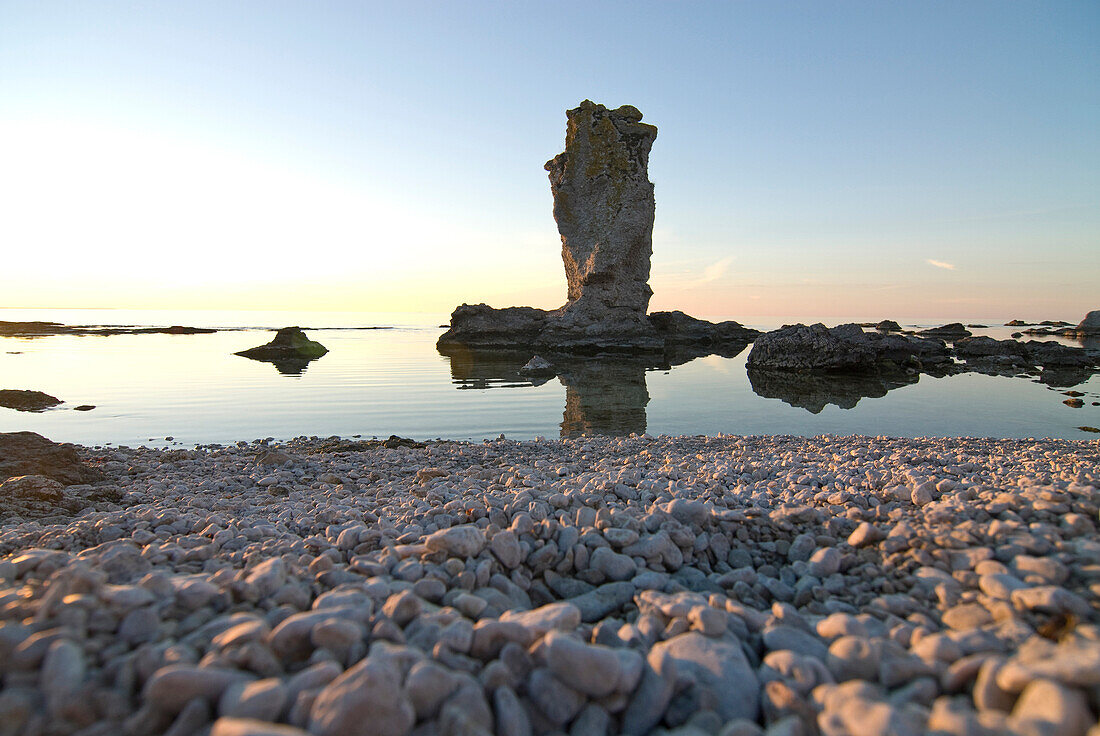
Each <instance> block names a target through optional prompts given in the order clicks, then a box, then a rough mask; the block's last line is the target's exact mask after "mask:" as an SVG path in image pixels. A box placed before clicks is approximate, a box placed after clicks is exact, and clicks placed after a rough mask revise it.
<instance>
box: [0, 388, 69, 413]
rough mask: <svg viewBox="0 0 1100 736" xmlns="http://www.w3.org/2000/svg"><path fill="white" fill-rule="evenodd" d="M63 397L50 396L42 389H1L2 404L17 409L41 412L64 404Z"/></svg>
mask: <svg viewBox="0 0 1100 736" xmlns="http://www.w3.org/2000/svg"><path fill="white" fill-rule="evenodd" d="M63 403H65V402H63V401H62V400H61V399H59V398H57V397H56V396H50V395H49V394H47V393H43V392H41V391H24V390H20V389H10V388H5V389H0V406H4V407H7V408H8V409H15V410H16V411H33V412H41V411H46V410H47V409H52V408H54V407H55V406H58V405H59V404H63Z"/></svg>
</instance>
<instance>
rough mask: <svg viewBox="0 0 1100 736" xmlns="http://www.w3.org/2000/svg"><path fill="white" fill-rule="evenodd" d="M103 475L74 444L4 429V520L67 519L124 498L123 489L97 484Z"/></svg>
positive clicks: (0, 507) (0, 514)
mask: <svg viewBox="0 0 1100 736" xmlns="http://www.w3.org/2000/svg"><path fill="white" fill-rule="evenodd" d="M103 479H104V475H103V473H102V472H101V471H100V470H99V469H98V468H93V467H91V466H89V465H87V464H85V462H84V461H83V460H82V459H81V457H80V456H79V455H78V454H77V451H76V448H75V447H74V446H73V445H68V444H57V443H56V442H51V441H50V440H48V439H46V438H45V437H43V436H42V435H40V434H36V433H34V432H0V522H7V521H11V520H19V519H22V520H32V519H39V520H44V519H48V518H63V517H68V516H71V515H73V514H75V513H77V512H79V511H80V510H82V509H84V508H86V507H87V506H89V505H92V504H102V503H108V504H110V503H114V502H117V501H118V500H120V498H121V493H119V491H118V489H117V488H114V487H110V486H108V487H104V486H103V485H102V484H100V485H98V486H93V485H91V484H98V483H99V482H100V481H102V480H103Z"/></svg>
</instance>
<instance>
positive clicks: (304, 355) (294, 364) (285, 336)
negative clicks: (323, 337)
mask: <svg viewBox="0 0 1100 736" xmlns="http://www.w3.org/2000/svg"><path fill="white" fill-rule="evenodd" d="M327 352H328V348H326V347H325V346H324V345H322V344H321V343H319V342H316V341H315V340H310V339H309V338H308V337H306V333H304V332H302V328H300V327H284V328H282V329H281V330H279V331H278V332H276V333H275V338H274V339H273V340H272V341H271V342H269V343H266V344H264V345H259V346H257V347H254V348H249V349H248V350H241V351H240V352H237V353H233V354H234V355H240V356H242V357H245V358H251V359H252V360H259V361H262V362H265V363H274V364H275V368H276V369H277V370H278V371H279V372H280V373H286V374H292V375H297V374H300V373H302V371H304V370H305V369H306V366H308V365H309V362H310V361H312V360H316V359H317V358H320V357H321V356H322V355H324V354H325V353H327Z"/></svg>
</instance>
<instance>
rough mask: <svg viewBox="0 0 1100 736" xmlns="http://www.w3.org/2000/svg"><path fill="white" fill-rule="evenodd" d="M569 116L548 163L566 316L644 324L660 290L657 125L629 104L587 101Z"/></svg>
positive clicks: (580, 320)
mask: <svg viewBox="0 0 1100 736" xmlns="http://www.w3.org/2000/svg"><path fill="white" fill-rule="evenodd" d="M567 117H568V123H567V125H566V132H565V151H564V152H562V153H559V154H558V155H557V156H555V157H554V158H553V159H551V160H550V161H547V162H546V166H545V168H546V170H547V171H549V172H550V190H551V192H553V195H554V220H555V221H556V222H557V224H558V232H559V233H560V234H561V246H562V247H561V252H562V260H563V261H564V262H565V278H566V281H567V283H568V287H569V288H568V299H569V301H567V302H566V304H565V306H564V307H562V309H561V313H562V314H561V318H562V320H563V321H565V322H566V323H570V324H577V325H589V324H615V325H623V324H629V323H635V324H638V325H639V326H640V323H641V322H642V320H644V318H645V314H646V309H647V308H648V307H649V298H650V297H651V296H652V295H653V290H652V289H650V288H649V262H650V257H651V256H652V254H653V208H654V203H653V183H652V182H650V181H649V150H650V148H651V147H652V146H653V141H654V140H655V139H656V138H657V128H656V127H654V126H652V125H648V124H646V123H643V122H641V120H642V113H640V112H638V109H637V108H635V107H631V106H630V105H623V106H622V107H620V108H619V109H617V110H608V109H607V108H605V107H604V106H603V105H597V104H595V103H593V102H590V101H588V100H585V101H584V102H582V103H581V104H580V107H577V108H576V109H574V110H570V111H569V112H568V113H567Z"/></svg>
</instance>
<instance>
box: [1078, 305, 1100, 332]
mask: <svg viewBox="0 0 1100 736" xmlns="http://www.w3.org/2000/svg"><path fill="white" fill-rule="evenodd" d="M1074 335H1075V336H1076V337H1079V338H1083V337H1096V336H1100V309H1094V310H1092V311H1091V312H1089V313H1088V314H1086V315H1085V318H1084V319H1083V320H1081V322H1080V324H1078V325H1077V329H1076V330H1074Z"/></svg>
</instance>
